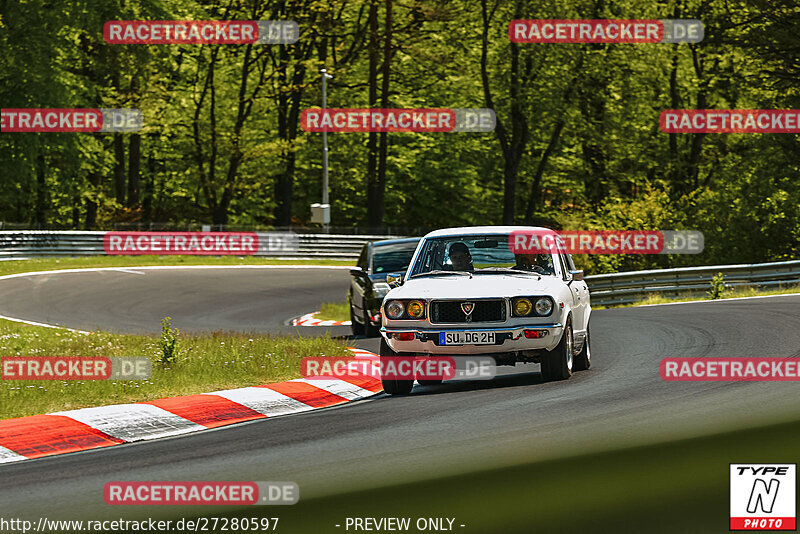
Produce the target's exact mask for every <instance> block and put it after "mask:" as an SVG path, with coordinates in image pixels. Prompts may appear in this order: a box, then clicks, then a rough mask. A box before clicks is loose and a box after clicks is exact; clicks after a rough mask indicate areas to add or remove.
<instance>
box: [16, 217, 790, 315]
mask: <svg viewBox="0 0 800 534" xmlns="http://www.w3.org/2000/svg"><path fill="white" fill-rule="evenodd" d="M105 234H106V232H88V231H39V230H18V231H15V230H8V231H5V230H4V231H0V260H5V259H19V258H29V257H36V256H92V255H102V254H106V252H105V249H104V247H103V237H104V235H105ZM256 234H258V235H259V237H260V240H261V241H262V242H263V243H268V242H269V236H287V235H290V236H291V240H290V241H291V246H286V247H282V246H277V247H270V246H264V247H261V248H260V249H259V251H258V252H257V253H256V254H255V256H260V257H270V258H287V259H316V258H319V259H336V260H346V261H352V262H355V261H356V260H357V258H358V255H359V253H360V252H361V248H362V247H363V246H364V244H365V243H367V242H368V241H378V240H381V239H392V238H395V237H401V236H386V235H381V236H378V235H346V234H299V233H298V234H289V233H288V232H278V233H270V232H256ZM717 273H722V274H723V276H724V281H725V286H726V287H728V288H736V287H752V288H757V289H766V288H777V287H781V286H791V285H795V284H800V260H796V261H785V262H778V263H757V264H746V265H714V266H710V267H682V268H678V269H659V270H651V271H631V272H625V273H612V274H598V275H591V276H587V277H586V282H587V284H588V285H589V290H590V292H591V296H592V304H595V305H605V306H607V305H614V304H626V303H630V302H636V301H638V300H642V299H644V298H646V297H647V296H649V295H654V294H656V295H660V296H663V297H665V298H683V297H698V298H702V297H704V296H705V294H706V292H707V291H708V290H709V289H710V284H711V279H712V278H713V277H714V276H715V275H716V274H717Z"/></svg>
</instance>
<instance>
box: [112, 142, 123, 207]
mask: <svg viewBox="0 0 800 534" xmlns="http://www.w3.org/2000/svg"><path fill="white" fill-rule="evenodd" d="M114 158H115V160H116V163H115V164H114V198H115V199H116V200H117V202H119V204H120V205H124V204H125V139H124V138H123V137H122V134H121V133H115V134H114Z"/></svg>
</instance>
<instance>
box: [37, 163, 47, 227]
mask: <svg viewBox="0 0 800 534" xmlns="http://www.w3.org/2000/svg"><path fill="white" fill-rule="evenodd" d="M46 210H47V183H46V180H45V161H44V154H39V155H38V156H36V227H37V228H39V229H41V228H43V227H44V224H45V212H46Z"/></svg>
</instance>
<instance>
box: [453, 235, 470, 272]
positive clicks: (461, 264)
mask: <svg viewBox="0 0 800 534" xmlns="http://www.w3.org/2000/svg"><path fill="white" fill-rule="evenodd" d="M450 262H451V263H452V267H450V269H451V270H453V271H467V272H471V271H474V270H475V267H473V266H472V255H471V254H470V253H469V247H467V245H466V244H464V243H462V242H461V241H457V242H455V243H453V244H452V245H450Z"/></svg>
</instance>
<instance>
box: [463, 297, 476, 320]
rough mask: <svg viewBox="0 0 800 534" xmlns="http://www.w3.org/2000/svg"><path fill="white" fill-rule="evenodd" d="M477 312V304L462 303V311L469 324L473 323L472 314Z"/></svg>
mask: <svg viewBox="0 0 800 534" xmlns="http://www.w3.org/2000/svg"><path fill="white" fill-rule="evenodd" d="M474 310H475V303H473V302H462V303H461V311H463V312H464V316H465V317H464V318H465V319H466V320H467V322H471V321H472V312H473V311H474Z"/></svg>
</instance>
